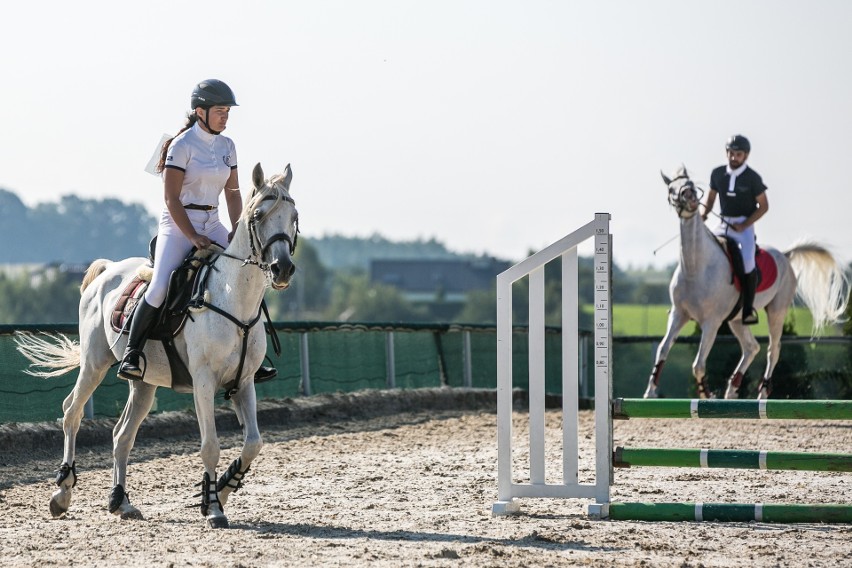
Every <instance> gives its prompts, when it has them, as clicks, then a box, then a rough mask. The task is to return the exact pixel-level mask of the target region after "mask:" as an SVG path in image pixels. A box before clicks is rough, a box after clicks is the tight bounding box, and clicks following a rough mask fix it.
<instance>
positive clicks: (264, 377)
mask: <svg viewBox="0 0 852 568" xmlns="http://www.w3.org/2000/svg"><path fill="white" fill-rule="evenodd" d="M277 376H278V369H276V368H275V367H267V366H265V365H261V366H260V367H259V368H258V370H257V371H255V373H254V384H259V383H265V382H266V381H271V380H272V379H274V378H275V377H277Z"/></svg>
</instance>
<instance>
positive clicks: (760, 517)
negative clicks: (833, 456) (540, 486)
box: [609, 503, 852, 523]
mask: <svg viewBox="0 0 852 568" xmlns="http://www.w3.org/2000/svg"><path fill="white" fill-rule="evenodd" d="M609 518H610V519H613V520H621V521H627V520H633V521H720V522H740V523H747V522H750V521H758V522H764V523H852V505H825V504H819V503H814V504H807V505H806V504H796V505H782V504H764V503H754V504H746V503H610V504H609Z"/></svg>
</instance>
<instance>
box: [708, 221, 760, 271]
mask: <svg viewBox="0 0 852 568" xmlns="http://www.w3.org/2000/svg"><path fill="white" fill-rule="evenodd" d="M745 220H746V217H722V222H721V223H719V226H718V227H716V228H715V229H714V230H713V232H714V233H715V234H717V235H724V236H726V237H728V238H730V239H733V240H735V241H736V242H737V244H738V245H739V246H740V253H741V254H742V257H743V267H744V269H745V273H746V274H748V273H749V272H752V271H753V270H754V255H755V250H756V248H757V243H756V239H755V236H754V225H752V226H751V227H749V228H747V229H746V230H745V231H742V232H737V231H735V230H733V229H732V228H731V227H730V226H729V223H730V224H731V225H732V224H734V223H742V222H743V221H745Z"/></svg>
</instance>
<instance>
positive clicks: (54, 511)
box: [50, 498, 68, 519]
mask: <svg viewBox="0 0 852 568" xmlns="http://www.w3.org/2000/svg"><path fill="white" fill-rule="evenodd" d="M67 512H68V508H67V507H63V506H62V505H60V504H59V503H58V502H57V501H56V499H55V498H53V499H51V500H50V514H51V515H53V518H54V519H58V518H59V517H61V516H62V515H64V514H65V513H67Z"/></svg>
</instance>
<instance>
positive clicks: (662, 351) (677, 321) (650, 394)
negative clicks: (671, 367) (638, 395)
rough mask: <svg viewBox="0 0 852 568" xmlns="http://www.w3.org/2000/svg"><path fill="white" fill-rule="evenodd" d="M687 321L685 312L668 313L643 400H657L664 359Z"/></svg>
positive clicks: (675, 309)
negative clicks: (664, 330) (663, 333)
mask: <svg viewBox="0 0 852 568" xmlns="http://www.w3.org/2000/svg"><path fill="white" fill-rule="evenodd" d="M688 321H689V316H688V315H686V313H685V312H683V311H682V310H679V309H677V308H675V307H672V309H671V311H670V312H669V323H668V326H667V328H666V335H665V336H664V337H663V340H662V341H661V342H660V345H659V347H657V357H656V359H655V360H654V367H653V368H652V369H651V376H650V378H649V379H648V388H646V389H645V394H644V395H643V396H644V398H657V396H659V395H658V393H657V387H658V386H659V384H660V374H661V373H662V371H663V365H665V363H666V357H668V356H669V351H671V348H672V345H674V342H675V340H676V339H677V334H678V333H680V330H681V329H683V326H685V325H686V323H687V322H688Z"/></svg>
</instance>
